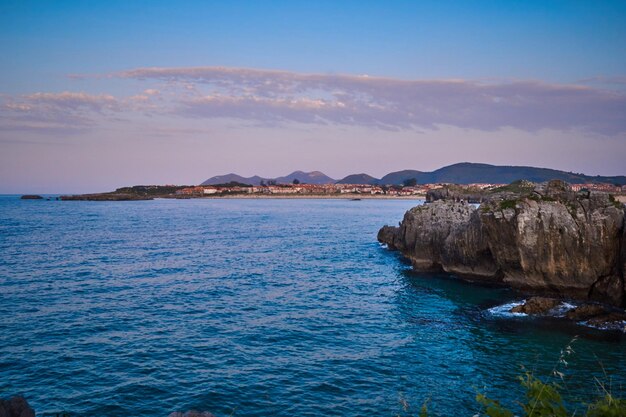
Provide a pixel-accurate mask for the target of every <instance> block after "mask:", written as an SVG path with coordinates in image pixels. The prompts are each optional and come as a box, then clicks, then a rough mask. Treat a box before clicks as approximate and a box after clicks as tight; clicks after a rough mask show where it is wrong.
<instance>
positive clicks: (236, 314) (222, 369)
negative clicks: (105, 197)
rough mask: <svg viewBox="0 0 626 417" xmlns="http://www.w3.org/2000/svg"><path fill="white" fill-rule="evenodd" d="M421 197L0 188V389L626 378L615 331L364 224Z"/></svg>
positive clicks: (430, 394) (244, 406)
mask: <svg viewBox="0 0 626 417" xmlns="http://www.w3.org/2000/svg"><path fill="white" fill-rule="evenodd" d="M52 197H54V196H52ZM422 203H423V202H422V201H419V200H361V201H351V200H345V199H344V200H329V199H323V200H311V199H307V200H298V199H285V200H277V199H268V200H258V199H256V200H253V199H224V200H220V199H192V200H168V199H157V200H153V201H127V202H90V201H56V200H54V198H52V199H51V200H49V201H48V200H45V199H44V200H38V201H35V200H20V199H19V196H1V197H0V397H3V398H8V397H10V396H12V395H17V394H19V395H23V396H24V397H26V399H27V400H28V401H29V402H30V404H31V405H32V406H33V408H34V409H35V410H36V411H37V416H47V415H50V416H53V415H55V413H66V415H69V416H146V417H152V416H154V417H157V416H159V417H166V416H168V415H169V414H170V413H172V412H174V411H187V410H192V409H195V410H200V411H208V412H211V413H213V414H214V415H216V416H217V417H222V416H264V417H267V416H409V415H417V414H418V413H419V410H420V408H421V407H422V405H424V404H426V405H427V407H428V409H429V413H430V415H433V416H473V415H474V414H476V413H478V412H480V410H481V409H480V406H479V405H478V404H477V403H476V401H475V397H476V395H477V394H478V393H482V394H485V395H487V396H488V397H490V398H494V399H497V400H499V401H501V402H502V403H503V404H505V405H508V406H511V407H512V408H514V409H515V406H516V401H520V400H523V394H524V391H523V389H522V388H521V386H520V383H519V377H520V376H522V375H524V374H525V373H526V372H532V373H533V375H535V376H537V377H539V378H542V379H544V380H547V381H552V382H558V383H559V384H560V385H561V387H562V392H563V395H564V396H565V398H566V400H567V401H568V403H570V404H575V403H582V402H586V401H589V400H590V398H591V397H593V396H594V395H596V394H598V393H602V392H604V391H603V390H605V389H606V390H610V391H611V392H612V393H613V395H614V396H620V395H621V396H622V397H626V395H625V394H626V339H625V337H624V334H622V333H619V332H612V331H603V330H599V329H593V328H589V327H586V326H581V325H578V324H574V323H566V322H564V321H563V320H559V319H541V320H539V319H534V318H530V317H518V316H513V315H511V314H506V309H502V308H501V306H502V305H505V304H507V303H514V302H519V301H520V300H522V299H523V297H524V296H523V294H518V293H516V292H514V291H512V290H509V289H506V288H500V287H489V286H481V285H476V284H470V283H467V282H464V281H462V280H460V279H458V278H457V277H454V276H450V275H447V274H425V273H415V272H413V271H411V268H410V265H409V264H407V262H406V260H404V259H403V258H402V257H401V256H400V255H399V254H397V253H395V252H392V251H389V250H388V249H387V248H385V247H384V246H382V245H381V244H379V243H378V242H377V240H376V234H377V231H378V229H379V228H380V227H381V226H382V225H385V224H390V225H393V224H397V223H398V222H399V221H400V220H401V219H402V216H403V215H404V213H405V211H406V210H407V209H409V208H411V207H413V206H415V205H418V204H422ZM499 312H500V313H499ZM555 371H556V372H555ZM559 372H560V373H561V374H562V375H561V374H559ZM572 406H573V405H572ZM578 410H579V411H578V414H577V415H580V412H581V411H584V410H583V409H581V408H579V409H578ZM572 411H573V409H572V410H571V411H570V412H572Z"/></svg>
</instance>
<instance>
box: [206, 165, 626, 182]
mask: <svg viewBox="0 0 626 417" xmlns="http://www.w3.org/2000/svg"><path fill="white" fill-rule="evenodd" d="M296 179H297V180H298V181H299V182H300V183H303V184H335V183H336V184H370V185H398V184H402V183H403V182H405V181H407V180H412V179H415V180H416V183H417V184H433V183H455V184H473V183H492V184H493V183H498V184H508V183H511V182H513V181H517V180H522V179H524V180H528V181H532V182H544V181H549V180H553V179H559V180H563V181H566V182H569V183H573V184H577V183H609V184H615V185H626V176H624V175H616V176H601V175H595V176H592V175H586V174H581V173H574V172H566V171H560V170H557V169H551V168H539V167H530V166H515V165H490V164H483V163H473V162H459V163H456V164H452V165H447V166H444V167H441V168H439V169H436V170H434V171H431V172H424V171H417V170H411V169H407V170H401V171H394V172H390V173H388V174H387V175H385V176H383V177H382V178H380V179H378V178H375V177H372V176H371V175H368V174H365V173H361V174H350V175H348V176H346V177H344V178H342V179H340V180H336V179H333V178H331V177H329V176H327V175H325V174H324V173H322V172H320V171H311V172H304V171H294V172H292V173H291V174H289V175H285V176H283V177H277V178H263V177H260V176H258V175H255V176H252V177H242V176H240V175H237V174H234V173H231V174H227V175H218V176H215V177H211V178H209V179H207V180H206V181H204V182H203V183H202V184H201V185H216V184H226V183H229V182H232V181H235V182H239V183H243V184H250V185H260V184H261V182H264V183H268V182H270V181H275V182H276V183H277V184H291V183H293V181H294V180H296Z"/></svg>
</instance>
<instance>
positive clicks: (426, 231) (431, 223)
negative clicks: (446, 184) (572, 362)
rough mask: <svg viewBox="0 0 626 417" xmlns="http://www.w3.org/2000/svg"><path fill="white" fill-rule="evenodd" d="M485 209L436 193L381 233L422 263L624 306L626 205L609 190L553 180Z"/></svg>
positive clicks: (383, 238) (386, 240) (421, 266)
mask: <svg viewBox="0 0 626 417" xmlns="http://www.w3.org/2000/svg"><path fill="white" fill-rule="evenodd" d="M506 198H507V199H503V198H502V196H497V195H496V196H492V197H491V198H490V199H489V201H486V202H484V203H483V204H482V205H481V206H480V207H479V208H476V207H475V206H473V205H470V204H466V203H463V202H454V201H446V200H438V201H435V202H433V203H431V204H428V205H426V206H420V207H415V208H413V209H411V210H409V211H408V212H407V213H406V214H405V216H404V220H403V221H402V223H401V225H400V226H399V227H389V226H385V227H383V228H382V229H381V230H380V232H379V235H378V239H379V240H380V241H381V242H383V243H387V244H388V245H389V247H390V248H391V249H397V250H400V251H401V252H402V253H403V254H404V255H405V256H406V257H407V258H409V259H410V260H411V262H412V264H413V267H414V268H415V269H418V270H437V269H439V270H444V271H446V272H450V273H454V274H458V275H461V276H462V277H464V278H467V279H479V280H486V281H490V282H502V283H505V284H507V285H509V286H511V287H514V288H519V289H524V290H533V291H538V292H544V293H550V294H556V295H560V296H567V297H572V298H577V299H583V300H596V301H602V302H606V303H610V304H614V305H624V304H625V295H624V270H625V269H626V230H625V228H624V217H625V216H624V208H623V206H620V205H619V204H617V203H615V202H614V201H612V199H611V198H610V197H609V195H607V194H604V193H588V192H583V193H574V192H572V191H571V190H570V189H569V187H568V186H567V185H566V184H565V183H563V182H560V181H552V182H550V183H548V184H543V185H540V186H537V187H535V189H534V190H532V191H530V190H529V192H527V193H523V194H519V195H517V196H515V198H513V199H512V198H511V195H507V196H506Z"/></svg>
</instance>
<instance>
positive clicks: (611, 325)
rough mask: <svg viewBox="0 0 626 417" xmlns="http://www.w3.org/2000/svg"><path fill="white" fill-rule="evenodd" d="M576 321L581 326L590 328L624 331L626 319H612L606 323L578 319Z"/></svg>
mask: <svg viewBox="0 0 626 417" xmlns="http://www.w3.org/2000/svg"><path fill="white" fill-rule="evenodd" d="M577 323H578V324H580V325H581V326H586V327H591V328H592V329H598V330H612V331H620V332H622V333H626V320H622V321H612V322H608V323H591V322H589V321H579V322H577Z"/></svg>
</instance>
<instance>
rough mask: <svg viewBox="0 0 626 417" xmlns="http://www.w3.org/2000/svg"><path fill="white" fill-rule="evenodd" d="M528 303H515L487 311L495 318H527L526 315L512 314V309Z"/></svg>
mask: <svg viewBox="0 0 626 417" xmlns="http://www.w3.org/2000/svg"><path fill="white" fill-rule="evenodd" d="M525 302H526V300H522V301H513V302H512V303H506V304H502V305H500V306H495V307H491V308H490V309H488V310H487V311H488V312H489V314H491V315H492V316H494V317H527V316H528V314H526V313H512V312H511V309H512V308H513V307H517V306H521V305H523V304H524V303H525Z"/></svg>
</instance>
